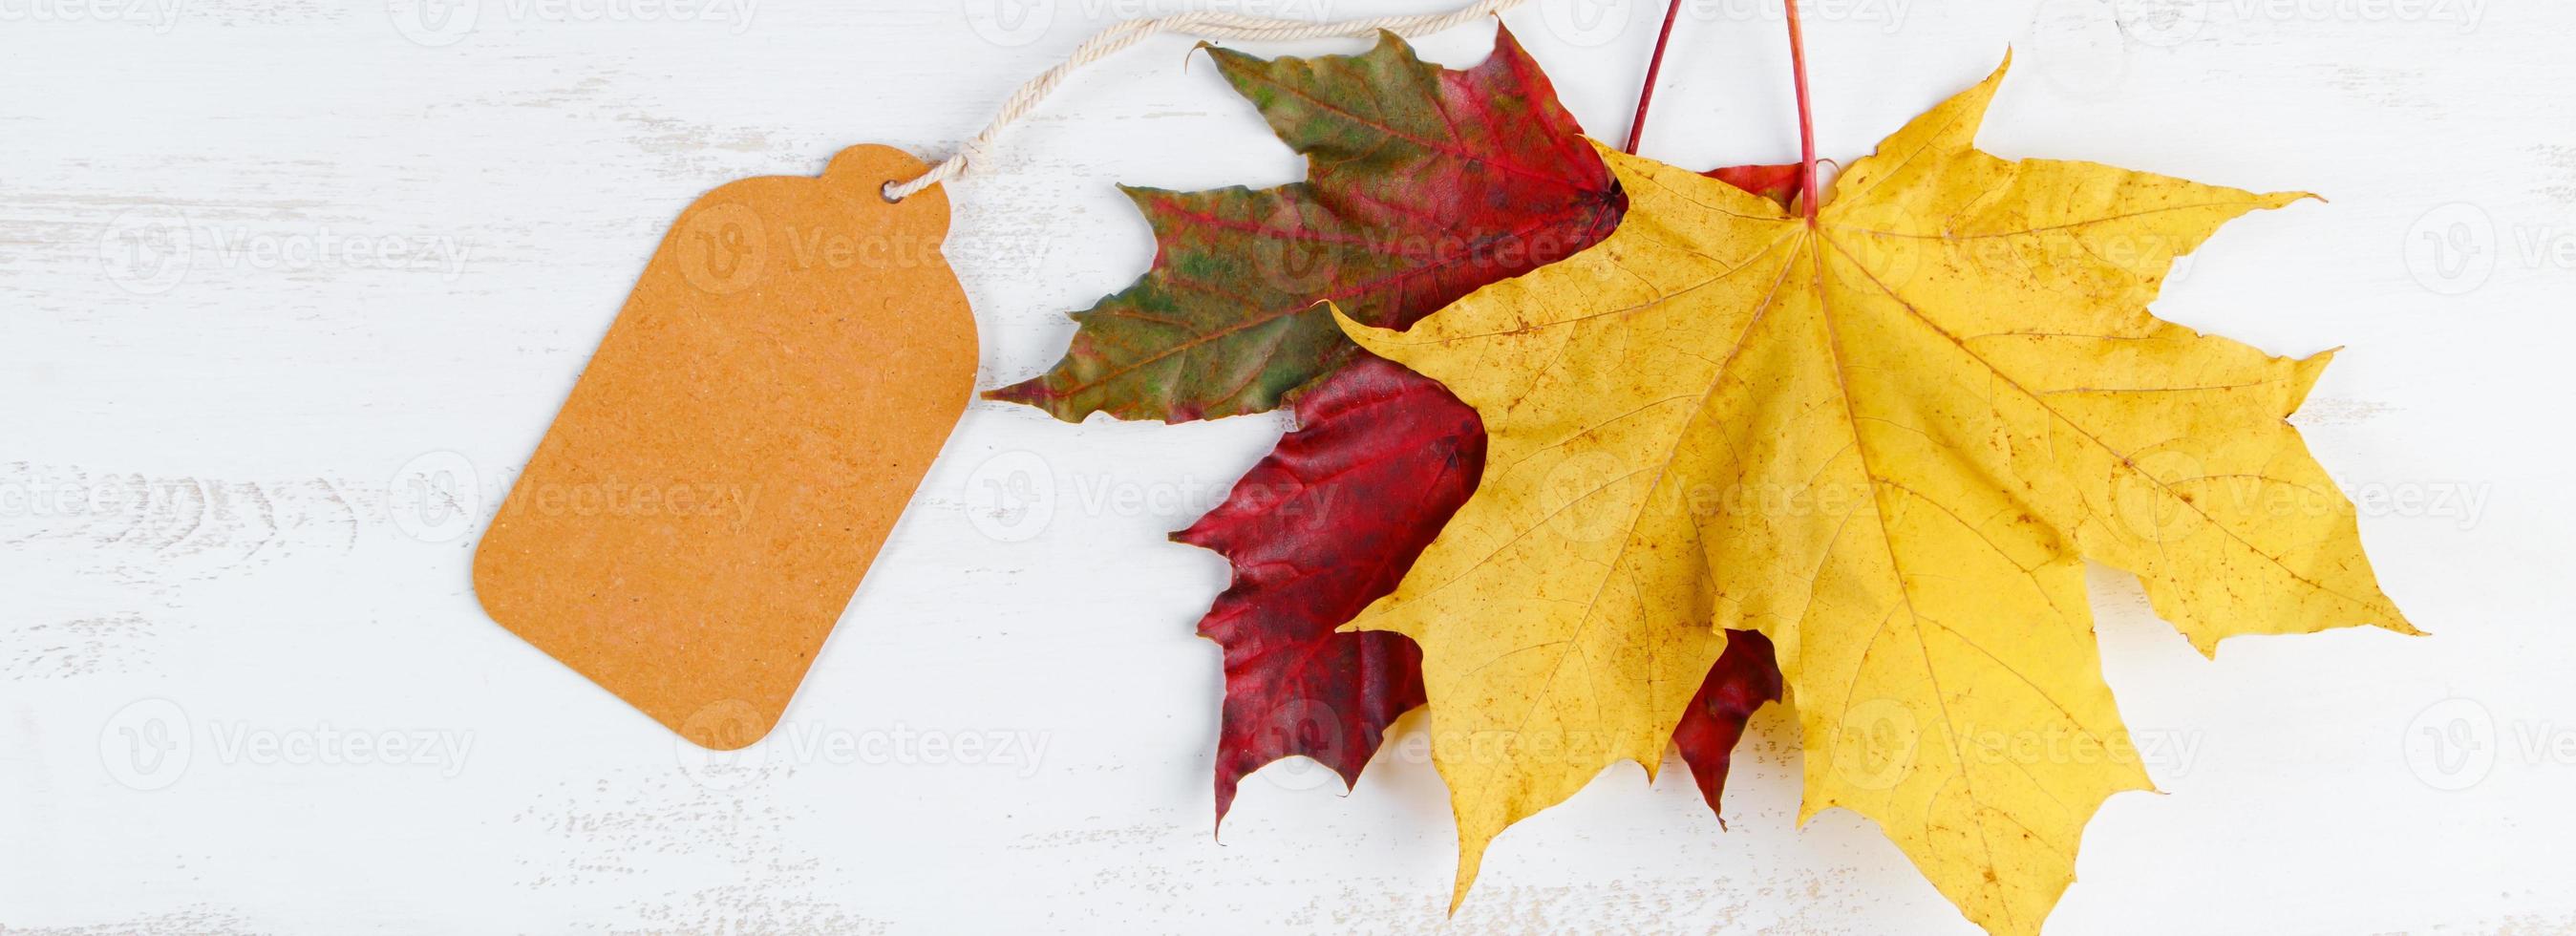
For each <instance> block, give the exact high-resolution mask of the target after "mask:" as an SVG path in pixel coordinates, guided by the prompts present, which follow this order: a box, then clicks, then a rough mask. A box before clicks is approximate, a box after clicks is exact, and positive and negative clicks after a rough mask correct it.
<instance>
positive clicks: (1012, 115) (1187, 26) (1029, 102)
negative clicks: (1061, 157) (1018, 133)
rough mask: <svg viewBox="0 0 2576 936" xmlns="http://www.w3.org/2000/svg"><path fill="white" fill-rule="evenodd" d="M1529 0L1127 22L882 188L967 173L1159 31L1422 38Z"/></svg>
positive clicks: (889, 191) (897, 190) (899, 188)
mask: <svg viewBox="0 0 2576 936" xmlns="http://www.w3.org/2000/svg"><path fill="white" fill-rule="evenodd" d="M1523 2H1525V0H1476V2H1475V3H1471V4H1468V5H1467V7H1466V8H1465V9H1460V10H1455V11H1452V12H1448V13H1417V14H1413V15H1410V16H1378V17H1370V18H1367V19H1355V20H1343V21H1341V22H1337V23H1316V22H1308V21H1305V20H1290V19H1270V18H1266V17H1259V16H1245V15H1242V14H1239V13H1223V12H1213V11H1210V12H1200V13H1183V14H1179V15H1177V16H1165V17H1160V18H1157V19H1141V20H1127V21H1125V22H1122V23H1119V24H1118V25H1115V26H1111V27H1109V28H1108V29H1104V30H1101V31H1100V33H1099V34H1098V35H1095V36H1092V37H1091V38H1090V39H1087V40H1084V41H1083V43H1082V44H1081V45H1079V46H1076V47H1074V50H1073V54H1072V55H1071V56H1068V57H1066V58H1065V60H1064V61H1063V62H1061V63H1059V64H1057V65H1056V66H1055V67H1054V68H1050V69H1047V70H1046V71H1045V72H1044V73H1042V74H1040V75H1038V76H1037V77H1035V78H1031V79H1029V82H1028V83H1027V84H1024V85H1021V86H1020V90H1018V91H1015V92H1012V94H1011V99H1010V100H1007V101H1004V102H1002V110H1001V112H1000V113H997V114H994V115H993V122H992V123H989V124H985V125H984V130H983V132H981V133H977V134H975V138H974V139H971V140H968V141H966V145H965V146H963V147H960V148H959V149H958V151H957V155H954V156H950V157H948V158H947V159H945V160H942V161H941V162H940V163H939V165H936V166H932V167H930V171H929V172H925V173H922V174H921V177H920V178H917V179H913V180H912V181H909V182H900V183H897V182H888V183H886V184H885V187H884V188H883V189H882V190H881V191H882V192H883V193H884V195H885V198H886V200H887V201H902V200H904V199H905V198H907V197H910V196H911V195H912V193H914V192H918V191H921V190H922V189H926V188H929V187H931V186H933V185H938V184H939V183H941V182H946V181H948V180H950V179H954V178H956V177H958V176H960V175H963V174H964V173H965V172H966V169H967V167H968V166H971V165H973V164H975V163H976V162H979V161H981V160H982V159H983V158H984V156H985V155H986V154H988V153H990V152H991V151H992V147H993V140H994V138H995V137H998V136H1000V135H1001V133H1002V128H1004V127H1008V126H1010V125H1011V124H1013V123H1015V122H1017V121H1018V120H1019V119H1020V118H1022V117H1026V116H1028V113H1029V111H1031V110H1034V109H1036V108H1037V106H1038V102H1040V101H1043V100H1045V99H1046V96H1047V95H1048V94H1050V93H1053V92H1054V91H1055V89H1056V86H1057V85H1059V84H1063V83H1064V79H1065V76H1067V75H1070V74H1072V73H1073V72H1074V71H1075V70H1077V69H1080V68H1081V67H1082V66H1085V65H1089V64H1091V63H1093V62H1097V61H1099V60H1101V59H1104V58H1107V57H1109V56H1111V55H1114V54H1117V53H1118V52H1119V51H1120V50H1122V49H1125V48H1127V47H1128V46H1132V45H1135V44H1137V43H1139V42H1143V41H1145V39H1146V37H1149V36H1153V35H1155V34H1157V33H1167V32H1168V33H1189V34H1191V35H1196V36H1199V37H1202V38H1207V39H1240V40H1245V41H1255V42H1281V41H1287V40H1291V39H1331V38H1342V37H1351V36H1368V35H1373V34H1375V33H1376V32H1377V31H1379V30H1386V31H1388V32H1392V33H1395V34H1397V35H1400V36H1419V35H1422V34H1424V33H1434V32H1439V31H1441V30H1443V29H1448V28H1450V27H1452V26H1464V25H1466V24H1468V23H1472V22H1475V21H1476V20H1480V19H1484V18H1485V17H1489V16H1494V15H1497V14H1500V13H1502V12H1503V11H1504V10H1508V9H1511V8H1513V7H1516V6H1519V5H1521V4H1522V3H1523Z"/></svg>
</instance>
